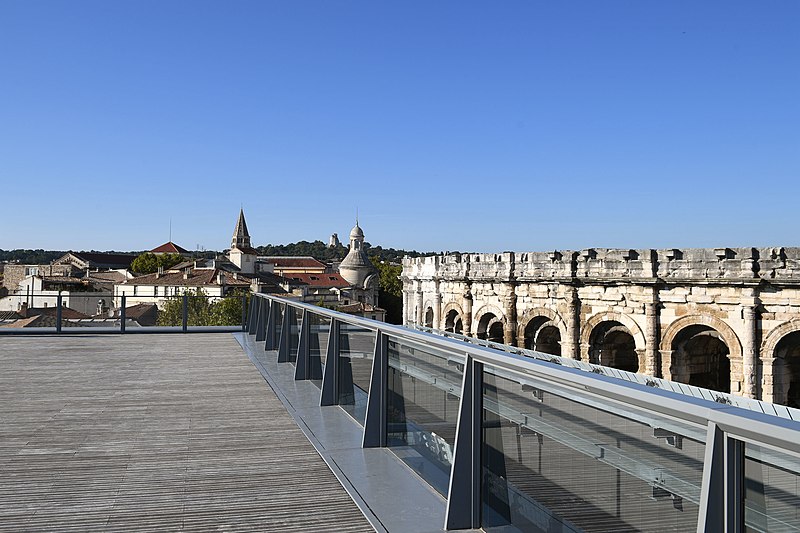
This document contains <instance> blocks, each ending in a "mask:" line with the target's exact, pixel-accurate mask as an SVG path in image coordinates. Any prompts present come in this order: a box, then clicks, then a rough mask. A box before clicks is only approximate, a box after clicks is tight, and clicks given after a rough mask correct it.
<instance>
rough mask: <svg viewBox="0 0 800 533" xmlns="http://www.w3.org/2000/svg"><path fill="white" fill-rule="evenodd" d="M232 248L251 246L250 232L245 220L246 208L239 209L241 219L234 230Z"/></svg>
mask: <svg viewBox="0 0 800 533" xmlns="http://www.w3.org/2000/svg"><path fill="white" fill-rule="evenodd" d="M231 248H239V249H247V248H250V233H249V232H248V231H247V222H245V220H244V209H240V210H239V220H238V221H237V222H236V229H234V230H233V239H231Z"/></svg>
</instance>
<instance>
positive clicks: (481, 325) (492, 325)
mask: <svg viewBox="0 0 800 533" xmlns="http://www.w3.org/2000/svg"><path fill="white" fill-rule="evenodd" d="M478 338H479V339H483V340H487V341H490V342H497V343H500V344H502V343H503V338H504V336H503V322H502V321H501V320H500V319H499V318H498V317H497V316H495V314H494V313H486V314H485V315H483V316H482V317H481V319H480V321H478Z"/></svg>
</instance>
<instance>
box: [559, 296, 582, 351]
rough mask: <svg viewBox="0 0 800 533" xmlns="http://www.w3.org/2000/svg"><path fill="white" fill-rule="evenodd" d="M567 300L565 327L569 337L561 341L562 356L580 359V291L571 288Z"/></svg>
mask: <svg viewBox="0 0 800 533" xmlns="http://www.w3.org/2000/svg"><path fill="white" fill-rule="evenodd" d="M566 300H567V313H566V315H565V316H564V325H565V326H566V329H567V336H566V338H565V339H562V340H561V355H562V356H564V357H568V358H570V359H580V354H579V353H578V348H579V346H578V343H579V339H580V337H579V335H580V300H579V299H578V291H577V290H575V288H574V287H569V289H568V292H567V296H566Z"/></svg>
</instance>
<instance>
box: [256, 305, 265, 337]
mask: <svg viewBox="0 0 800 533" xmlns="http://www.w3.org/2000/svg"><path fill="white" fill-rule="evenodd" d="M266 314H267V302H266V300H264V298H259V302H258V304H257V307H256V327H255V334H256V342H261V341H263V340H265V339H266V337H267V332H266V325H267V324H266V316H265V315H266Z"/></svg>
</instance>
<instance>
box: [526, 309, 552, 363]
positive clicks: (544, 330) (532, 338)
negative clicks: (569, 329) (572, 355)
mask: <svg viewBox="0 0 800 533" xmlns="http://www.w3.org/2000/svg"><path fill="white" fill-rule="evenodd" d="M524 335H525V336H524V343H525V344H524V346H525V348H526V349H528V350H536V351H537V352H542V353H549V354H551V355H561V332H560V331H559V329H558V327H557V326H556V325H555V324H553V322H552V320H550V319H549V318H548V317H545V316H538V317H536V318H533V319H531V320H530V321H529V322H528V324H527V325H526V326H525V333H524Z"/></svg>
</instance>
